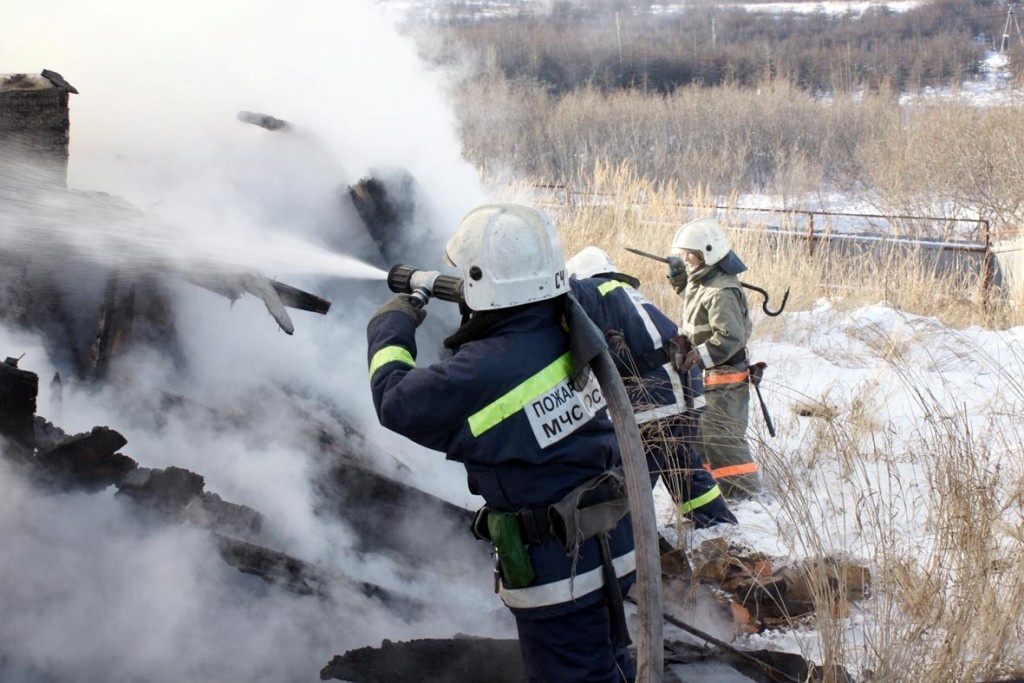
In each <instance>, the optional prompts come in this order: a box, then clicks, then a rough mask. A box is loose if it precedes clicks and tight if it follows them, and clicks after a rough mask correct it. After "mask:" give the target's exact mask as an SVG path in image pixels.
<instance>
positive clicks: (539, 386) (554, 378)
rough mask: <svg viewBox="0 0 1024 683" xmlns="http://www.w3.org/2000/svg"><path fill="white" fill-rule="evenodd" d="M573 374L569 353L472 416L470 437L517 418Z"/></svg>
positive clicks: (470, 418)
mask: <svg viewBox="0 0 1024 683" xmlns="http://www.w3.org/2000/svg"><path fill="white" fill-rule="evenodd" d="M571 370H572V358H570V355H569V352H568V351H566V352H565V353H564V354H562V355H561V356H559V357H558V359H556V360H555V361H554V362H553V363H551V364H550V365H548V366H547V367H546V368H544V369H543V370H541V371H540V372H538V373H537V374H535V375H533V376H531V377H529V378H527V379H526V381H524V382H523V383H521V384H520V385H519V386H517V387H514V388H513V389H511V390H509V391H507V392H505V394H504V395H502V396H501V397H499V398H498V399H497V400H495V401H492V402H491V403H489V404H487V405H486V406H484V407H483V408H481V409H480V410H478V411H476V412H475V413H473V414H472V415H470V416H469V431H470V433H472V434H473V436H480V435H481V434H483V433H484V432H486V431H487V430H488V429H490V428H491V427H494V426H496V425H497V424H498V423H500V422H501V421H502V420H504V419H505V418H506V417H511V416H512V415H515V414H516V413H518V412H519V411H520V410H522V409H523V408H524V407H525V406H526V404H527V403H529V402H530V401H532V400H533V399H535V398H537V397H538V396H540V395H541V394H543V393H544V392H545V391H547V390H548V389H550V388H551V387H553V386H555V385H556V384H558V383H559V382H561V381H562V380H564V379H565V378H566V377H568V376H569V372H570V371H571Z"/></svg>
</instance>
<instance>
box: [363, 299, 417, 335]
mask: <svg viewBox="0 0 1024 683" xmlns="http://www.w3.org/2000/svg"><path fill="white" fill-rule="evenodd" d="M390 311H399V312H400V313H404V314H405V315H407V316H409V318H410V319H411V320H412V321H413V322H414V323H416V327H419V326H420V323H421V322H423V320H424V318H426V317H427V312H426V311H425V310H423V309H422V308H417V307H416V306H413V305H412V297H410V296H409V295H408V294H399V295H398V296H396V297H395V298H394V299H392V300H391V301H389V302H387V303H386V304H384V305H383V306H381V307H380V308H378V309H377V311H376V312H375V313H374V314H373V315H372V316H370V320H373V319H374V318H376V317H377V316H378V315H383V314H384V313H388V312H390Z"/></svg>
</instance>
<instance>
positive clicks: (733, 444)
mask: <svg viewBox="0 0 1024 683" xmlns="http://www.w3.org/2000/svg"><path fill="white" fill-rule="evenodd" d="M671 254H672V255H671V256H670V257H669V281H670V282H671V283H672V285H673V286H674V287H675V289H676V292H677V293H678V294H679V296H680V297H681V298H682V300H683V320H682V323H681V324H680V326H679V327H680V329H681V330H682V331H683V334H684V335H686V336H687V337H688V338H689V340H690V342H692V344H693V348H692V349H690V351H689V352H688V353H687V354H686V356H685V358H683V359H681V360H680V361H679V362H678V366H679V367H680V369H681V370H688V369H689V368H692V367H698V368H701V369H702V370H703V371H704V389H705V397H706V399H707V409H706V411H705V413H704V414H703V416H702V417H701V421H700V430H699V435H698V449H699V450H700V454H701V455H702V456H704V459H705V460H706V461H707V462H708V464H709V465H710V467H711V473H712V474H713V475H714V477H715V479H716V480H717V481H718V483H719V486H721V487H722V491H723V492H724V493H725V495H726V496H728V497H729V498H746V497H749V496H751V495H753V494H754V493H757V492H758V491H760V489H761V476H760V472H759V471H758V467H757V463H756V462H755V461H754V457H753V455H752V454H751V452H750V445H749V444H748V443H747V424H748V421H749V419H750V373H749V367H750V366H749V363H748V360H747V342H748V341H749V340H750V334H751V331H752V330H753V323H752V322H751V320H750V307H749V304H748V303H747V295H746V294H744V292H743V286H742V285H741V284H740V280H739V278H738V277H737V275H739V273H742V272H743V271H745V270H746V269H747V267H746V265H744V264H743V262H742V261H741V260H740V258H739V257H738V256H737V255H736V254H735V252H733V251H732V247H731V246H730V244H729V239H728V238H727V237H726V235H725V231H723V230H722V227H721V226H720V225H719V224H718V221H716V220H715V219H714V218H698V219H697V220H694V221H690V222H689V223H687V224H685V225H683V226H682V227H681V228H679V230H678V231H677V232H676V235H675V238H674V239H673V240H672V249H671Z"/></svg>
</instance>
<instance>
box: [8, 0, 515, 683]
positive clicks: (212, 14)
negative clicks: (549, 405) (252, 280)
mask: <svg viewBox="0 0 1024 683" xmlns="http://www.w3.org/2000/svg"><path fill="white" fill-rule="evenodd" d="M44 68H48V69H51V70H54V71H57V72H60V73H61V74H62V75H63V76H64V77H65V78H66V79H67V80H68V81H69V82H70V83H71V84H73V85H74V86H75V87H76V88H77V89H78V90H79V92H80V94H78V95H71V105H70V106H71V149H70V165H69V175H68V184H69V187H71V188H74V189H81V190H90V191H101V192H105V193H109V194H111V195H115V196H118V197H123V198H124V199H126V200H128V201H129V202H131V203H133V204H134V205H135V206H137V207H139V208H140V209H143V210H145V211H147V212H149V213H150V215H153V216H159V217H160V220H161V221H164V220H165V221H166V224H167V225H171V226H173V225H179V226H185V225H190V226H195V225H202V226H204V229H205V230H207V231H212V230H216V231H217V235H216V236H215V237H216V240H211V242H213V243H214V244H215V245H216V246H215V247H214V249H215V250H216V249H220V250H221V251H222V252H223V251H225V250H228V251H231V252H235V251H237V252H239V253H242V252H245V251H246V250H250V251H255V252H260V251H261V250H262V253H253V254H251V255H249V256H246V257H245V258H246V259H247V260H246V261H245V262H246V263H249V264H259V265H260V267H262V268H268V267H274V266H272V265H271V266H268V265H267V264H268V263H273V262H272V261H261V260H259V259H261V258H263V257H267V256H268V255H273V254H274V253H275V252H277V253H278V255H280V254H279V252H280V251H281V248H280V242H274V241H273V240H276V239H278V238H279V237H281V236H282V235H287V236H289V237H294V238H296V239H299V240H301V244H302V245H303V246H302V249H303V250H305V251H304V252H303V253H305V254H307V255H308V256H309V257H310V258H312V255H313V253H314V251H315V249H316V248H317V247H315V245H322V246H326V247H329V248H330V249H335V250H336V249H338V247H339V244H345V243H346V242H349V243H355V242H357V241H358V240H363V241H364V242H365V240H366V237H365V235H363V234H362V233H361V232H359V226H358V223H357V221H358V219H357V217H356V216H355V215H354V213H353V212H352V211H351V209H350V208H346V207H345V206H344V205H343V204H341V203H339V197H340V196H341V194H342V193H343V191H344V188H346V187H347V186H348V185H350V184H353V183H355V182H357V181H358V180H359V179H360V178H362V177H365V176H366V175H368V174H371V173H373V172H374V171H375V169H381V168H385V169H386V168H392V167H400V168H405V169H407V170H408V171H409V172H410V173H411V174H412V176H413V177H414V178H415V179H416V181H417V182H418V185H419V193H418V195H417V204H418V206H419V207H420V211H419V213H418V219H419V221H420V225H418V226H417V227H418V228H419V229H420V230H421V231H422V234H423V235H424V236H425V237H424V248H423V252H422V253H423V258H424V261H429V262H424V263H422V264H416V265H421V266H423V267H430V268H436V267H439V266H440V245H441V244H443V239H444V238H446V237H447V235H448V233H450V231H451V230H452V229H453V228H454V226H455V225H456V224H457V222H458V220H459V219H460V218H461V216H462V215H464V214H465V212H466V211H467V210H468V209H469V208H471V207H472V206H474V205H475V204H477V203H479V202H480V201H482V199H483V198H482V194H481V190H480V187H479V183H478V179H477V178H476V174H475V172H474V170H473V169H472V168H471V166H470V165H469V164H467V163H466V162H465V161H464V160H463V159H462V158H461V155H460V152H459V140H458V137H457V133H456V122H455V118H454V116H453V113H452V112H451V110H450V108H449V105H448V103H447V101H446V99H445V97H444V93H443V87H442V78H441V75H440V74H435V73H431V72H429V71H427V70H426V69H424V67H423V66H422V65H421V64H420V63H419V62H418V61H417V58H416V55H415V50H414V46H413V45H412V44H411V43H409V42H408V41H407V40H406V39H404V38H402V37H400V36H399V35H398V34H397V32H396V31H395V30H394V29H393V27H392V26H391V25H390V23H389V21H388V19H387V18H386V16H385V15H383V14H381V13H380V11H379V9H378V8H377V7H376V5H375V3H374V2H372V1H371V0H345V2H343V3H322V2H316V1H314V0H297V1H293V2H289V3H272V2H267V1H265V0H257V1H250V0H246V1H245V2H243V1H242V0H226V1H223V2H215V3H210V2H200V1H199V0H183V1H178V2H168V1H160V2H146V3H138V2H129V1H127V0H99V1H98V2H92V3H76V2H71V0H60V1H57V2H40V3H15V4H14V5H12V6H10V7H5V8H4V11H3V20H2V21H0V73H17V72H27V73H38V72H39V71H41V70H42V69H44ZM241 110H249V111H258V112H264V113H267V114H270V115H273V116H276V117H279V118H281V119H284V120H286V121H288V122H289V123H290V124H292V129H291V130H290V131H288V132H270V131H266V130H263V129H260V128H257V127H255V126H251V125H248V124H245V123H241V122H239V121H238V120H237V119H236V114H237V112H239V111H241ZM0 180H2V179H0ZM227 226H231V229H230V230H229V229H228V227H227ZM56 227H59V228H61V229H66V230H69V231H73V230H75V229H76V228H77V229H78V231H79V234H78V238H79V239H83V240H86V242H88V241H89V239H90V237H89V236H90V234H91V233H90V232H89V229H88V226H85V225H81V224H79V225H76V224H75V222H74V217H73V216H72V217H70V219H69V220H68V222H67V223H64V224H60V225H56ZM428 230H432V231H433V233H432V237H431V239H432V241H430V242H428V241H426V235H428V232H427V231H428ZM162 237H163V238H166V237H167V235H166V234H163V235H162ZM177 237H178V242H179V244H178V245H175V244H174V243H173V240H172V241H171V242H170V243H168V245H167V246H166V247H165V249H166V252H164V253H165V255H166V256H167V257H168V258H170V257H171V256H172V254H171V253H169V252H173V251H175V250H176V249H177V248H180V250H181V251H183V252H188V251H190V249H191V250H192V251H194V248H193V247H194V245H195V243H196V242H197V241H199V239H200V237H199V236H198V235H197V234H196V233H195V232H190V230H188V229H184V228H182V230H181V232H180V234H179V235H178V236H177ZM41 239H45V237H44V238H41ZM190 245H192V246H190ZM308 245H314V246H312V247H310V246H308ZM84 246H86V245H83V248H84ZM295 260H301V257H300V256H297V257H295V258H293V259H292V262H294V261H295ZM331 267H332V268H337V269H340V270H344V266H343V265H342V266H339V265H337V264H336V263H335V265H332V266H331ZM279 268H280V270H279V271H278V272H265V274H266V275H267V276H269V277H280V279H282V280H284V281H285V282H288V283H289V284H293V285H295V286H298V287H301V288H304V289H308V290H309V291H312V292H315V293H322V294H324V295H325V296H327V297H328V298H329V299H331V300H332V302H333V306H332V309H331V311H330V312H329V314H328V315H327V316H326V317H323V316H318V315H315V314H312V313H305V312H301V311H292V318H293V320H294V322H295V326H296V331H295V334H294V335H293V336H288V335H285V334H283V333H281V332H280V331H279V330H278V329H277V326H276V324H275V323H274V321H273V320H272V319H271V318H270V317H269V316H268V315H267V312H266V310H265V308H264V307H263V304H262V302H260V301H259V300H257V299H255V298H254V297H243V298H242V299H241V300H239V301H237V302H235V303H234V304H233V305H229V303H228V301H227V300H226V299H224V298H223V297H220V296H217V295H215V294H212V293H210V292H208V291H206V290H203V289H199V288H197V287H194V286H192V285H188V284H186V283H184V282H178V283H173V282H172V283H171V284H170V285H169V286H170V287H171V292H172V294H173V297H174V301H175V313H176V319H175V327H176V329H177V330H178V332H179V334H180V337H181V343H182V348H181V357H180V358H177V357H173V358H172V357H167V356H161V355H157V354H155V353H153V352H151V351H146V350H144V349H139V350H137V351H136V353H135V354H134V355H133V356H131V357H129V358H125V359H122V361H121V362H120V363H119V365H118V368H117V371H118V374H117V376H116V379H117V381H116V383H114V384H113V385H112V386H110V387H108V388H105V389H99V390H97V389H96V388H95V387H86V386H83V385H81V384H78V383H76V382H75V381H74V377H73V373H72V371H71V368H70V366H69V363H68V359H67V358H63V357H60V355H59V354H56V355H55V354H54V350H53V349H47V347H46V345H45V344H44V343H43V342H42V341H41V340H40V338H39V337H37V336H35V335H33V334H27V333H21V332H15V331H13V330H11V329H6V328H0V343H2V344H3V346H2V348H0V354H3V355H8V356H18V355H21V354H22V353H24V354H25V355H24V357H23V358H22V359H21V361H20V364H19V367H21V368H22V369H25V370H30V371H33V372H36V373H38V374H39V377H40V396H39V410H38V412H39V414H40V415H42V416H44V417H48V418H50V419H52V420H53V421H54V422H55V423H56V424H57V425H58V426H60V427H62V428H63V429H65V431H67V432H69V433H75V432H81V431H86V430H89V429H91V428H92V427H93V426H94V425H106V426H110V427H111V428H113V429H116V430H117V431H119V432H121V433H122V434H123V435H124V436H125V437H126V438H127V440H128V445H127V446H125V447H124V448H123V449H122V451H123V452H124V453H125V454H127V455H129V456H130V457H132V458H134V459H135V460H137V461H138V462H139V463H140V464H141V465H142V466H144V467H153V468H162V467H167V466H170V465H175V466H179V467H184V468H186V469H190V470H192V471H195V472H197V473H199V474H202V475H203V476H204V477H205V481H206V490H207V491H211V492H214V493H217V494H219V495H220V496H221V497H222V498H223V499H224V500H226V501H230V502H234V503H239V504H244V505H249V506H250V507H253V508H255V509H257V510H259V511H260V512H261V513H263V515H264V518H265V520H266V523H267V533H268V534H269V535H270V536H271V537H272V538H274V539H275V540H276V542H277V543H276V545H275V548H276V549H278V550H282V551H285V552H288V553H290V554H293V555H295V556H297V557H299V558H301V559H304V560H306V561H308V562H311V563H314V565H315V566H316V568H317V570H318V571H319V572H321V573H323V574H324V575H327V576H330V577H334V578H339V581H338V582H337V583H335V584H333V585H336V586H343V585H345V584H344V582H343V581H341V580H340V577H347V578H350V579H353V580H356V581H360V580H363V581H371V582H373V583H376V584H378V585H381V586H383V587H385V588H386V589H388V590H390V591H393V592H394V593H395V594H396V595H409V596H411V597H414V598H416V599H422V600H424V601H425V602H426V603H427V604H428V606H434V607H433V608H428V609H427V611H426V612H425V613H424V614H421V615H416V616H411V617H408V618H407V619H402V618H398V617H396V614H395V612H394V610H390V609H388V608H386V607H385V606H384V605H382V604H381V603H380V601H379V600H376V599H370V598H366V597H364V596H363V595H362V594H361V593H359V591H343V590H341V589H339V590H338V592H337V593H332V600H329V601H325V600H320V599H317V598H311V597H300V596H295V595H292V594H289V593H286V592H284V591H283V590H280V589H276V588H273V587H267V586H266V585H264V584H263V583H262V582H261V581H260V580H259V579H256V578H253V577H249V576H246V575H243V574H241V573H239V572H237V571H236V570H235V569H233V568H231V567H229V566H228V565H226V564H225V563H224V562H223V561H222V560H221V559H220V558H219V557H218V556H217V552H216V549H215V548H214V547H213V541H212V539H211V537H210V536H209V534H208V533H207V532H205V531H203V530H200V529H197V528H193V527H189V526H166V525H153V524H151V523H144V522H142V521H140V520H138V519H136V518H135V517H133V515H132V514H131V508H130V507H126V506H125V505H124V504H123V502H122V501H121V500H119V499H118V498H116V497H115V496H114V494H113V489H108V490H107V491H104V492H102V493H99V494H95V495H85V494H68V495H60V496H43V495H39V494H37V493H36V492H34V491H30V490H28V489H27V488H26V487H25V485H24V484H23V482H21V480H20V479H19V477H18V475H17V473H15V472H13V471H10V468H8V467H6V466H3V465H0V467H2V469H0V537H2V538H3V539H4V545H5V551H4V559H3V560H2V561H0V613H3V614H4V615H5V618H4V619H3V620H0V621H2V625H0V644H2V645H0V678H2V679H4V680H22V681H30V682H34V681H50V680H77V681H100V680H103V681H108V680H139V681H181V680H189V679H191V680H249V681H274V682H278V681H291V680H305V681H308V680H315V678H316V675H317V673H318V671H319V669H320V667H322V666H323V665H325V664H326V663H327V661H328V660H329V659H330V657H331V656H332V655H334V654H339V653H341V652H344V651H345V650H348V649H351V648H354V647H362V646H365V645H378V644H379V643H380V640H381V639H382V638H391V639H402V638H409V637H417V636H418V637H424V636H432V637H445V636H447V635H451V634H453V633H456V632H460V631H461V632H470V633H475V634H477V635H485V636H486V635H509V633H510V628H511V625H510V624H511V622H510V620H509V618H508V616H507V614H506V613H505V612H504V610H502V609H500V605H499V604H498V603H497V602H496V600H497V599H496V598H495V597H494V596H493V594H490V593H489V591H488V588H489V586H488V583H489V581H490V577H488V576H466V575H463V574H460V573H459V571H458V569H459V563H458V561H457V559H456V560H454V561H452V560H449V561H448V562H446V563H444V565H445V569H444V570H436V571H432V570H430V569H429V568H424V571H423V572H420V573H414V574H412V575H410V573H409V570H408V568H407V567H400V566H398V565H396V564H395V561H394V560H390V559H387V558H385V557H366V556H362V555H359V554H358V553H355V552H353V549H352V544H353V540H352V533H351V530H350V529H349V528H348V527H347V526H346V525H345V524H344V523H342V522H340V521H338V520H337V519H334V518H332V517H330V516H325V515H323V514H320V513H319V512H318V511H316V510H315V509H314V505H313V493H312V489H313V487H314V484H315V482H314V481H312V479H313V478H314V477H315V475H316V473H317V472H318V469H317V467H316V466H315V464H314V463H313V462H312V461H311V459H310V456H309V452H308V448H304V447H308V446H309V435H308V433H306V431H308V425H309V422H308V420H312V421H319V422H321V423H323V424H327V425H332V426H333V427H334V428H335V429H336V433H337V434H338V435H343V434H344V433H345V431H344V428H343V426H342V425H339V424H337V420H336V415H337V411H338V410H340V411H342V413H343V415H344V418H345V419H347V420H350V421H351V422H352V423H353V424H354V426H355V427H356V428H357V429H358V430H359V431H360V432H361V433H362V434H363V435H364V436H365V437H366V440H365V441H361V440H358V439H355V440H353V442H352V443H351V444H350V447H351V449H352V450H353V451H355V452H357V454H358V455H360V456H361V457H365V458H367V459H369V461H370V462H371V463H372V464H373V466H374V467H376V468H377V469H379V470H380V471H384V472H390V473H393V474H395V475H396V476H401V477H404V478H406V479H407V480H408V481H410V482H412V483H414V484H416V485H418V486H421V487H423V488H425V489H427V490H429V491H431V492H433V493H436V494H438V495H441V496H443V497H445V498H447V499H449V500H451V501H454V502H456V503H457V504H460V505H465V506H470V505H472V504H474V503H475V502H476V501H475V499H474V498H473V497H472V496H470V495H469V494H468V493H467V492H466V491H465V479H464V473H463V472H462V470H461V467H459V466H457V465H455V464H453V463H447V462H445V461H444V460H443V456H442V455H440V454H438V453H432V452H429V451H425V450H424V449H421V448H418V447H416V446H414V445H412V444H411V443H410V442H408V441H406V440H404V439H402V438H400V437H397V436H395V435H391V434H388V433H386V432H384V431H383V430H382V429H381V428H380V427H379V426H378V425H377V424H376V419H375V417H374V416H373V413H372V407H371V406H370V401H369V386H368V380H367V377H366V349H365V336H364V331H363V330H364V326H365V322H366V319H367V317H368V316H369V314H370V313H371V312H372V310H373V308H374V307H375V306H377V305H379V304H381V303H383V302H384V301H385V300H386V299H387V297H389V296H390V294H389V293H388V292H387V291H386V288H385V287H384V286H383V284H380V283H379V282H378V283H376V284H366V285H361V286H360V287H355V286H353V285H352V281H350V280H338V281H331V282H325V281H324V280H322V279H320V277H319V276H320V275H321V274H322V273H323V272H324V271H323V270H322V269H317V268H315V267H314V266H313V264H312V263H310V264H309V268H308V269H307V271H308V272H304V271H303V270H302V268H301V267H299V268H297V269H291V268H290V267H288V266H287V265H286V264H281V265H280V266H279ZM360 268H365V266H362V265H361V264H353V273H351V275H352V276H355V277H361V276H363V273H364V271H361V270H359V269H360ZM70 272H71V271H70V270H69V282H67V283H65V285H66V288H67V289H68V290H72V291H73V290H74V289H75V288H76V287H79V286H81V283H78V282H74V281H71V280H73V278H72V277H71V275H70ZM366 276H367V277H370V275H366ZM373 277H379V275H373ZM70 293H71V292H70V291H69V292H67V294H70ZM350 293H351V294H350ZM0 305H5V304H3V303H2V302H0ZM447 305H448V304H442V303H437V304H433V306H447ZM443 317H444V316H441V315H433V316H431V317H429V318H428V321H427V323H426V324H425V327H427V328H429V326H430V325H435V326H440V325H441V322H440V320H439V319H440V318H443ZM435 331H436V330H435ZM55 372H60V373H61V375H62V378H63V380H64V382H63V392H62V394H61V397H62V401H61V402H60V404H58V403H57V401H56V398H57V397H56V395H55V393H54V392H52V391H51V389H50V386H49V384H50V378H51V377H52V375H53V374H54V373H55ZM167 395H176V396H179V397H181V400H182V401H183V402H184V403H183V405H184V408H179V409H176V410H174V411H165V410H163V408H162V404H161V398H162V397H165V396H167ZM286 397H287V398H286ZM58 406H59V411H60V413H59V415H57V414H55V413H54V412H51V411H57V410H58ZM0 463H2V461H0ZM403 465H404V467H403ZM389 523H390V524H393V525H395V526H401V524H402V523H403V520H389ZM387 529H388V525H387V524H384V525H382V533H387ZM426 531H427V530H423V532H426ZM480 552H481V553H483V552H486V549H485V548H481V550H480ZM438 605H444V607H443V608H442V607H438ZM489 630H490V631H493V632H488V631H489Z"/></svg>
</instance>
